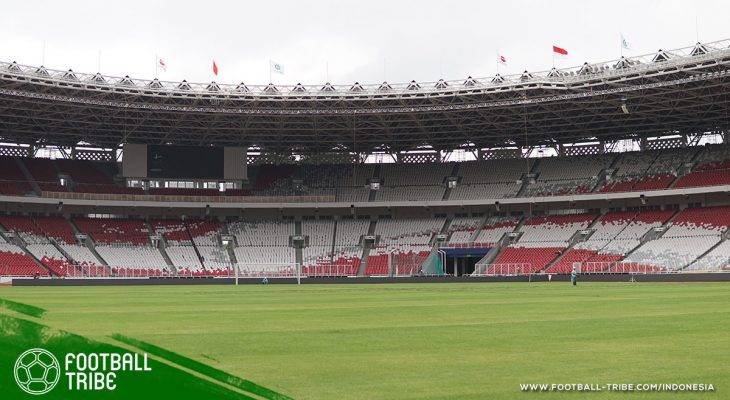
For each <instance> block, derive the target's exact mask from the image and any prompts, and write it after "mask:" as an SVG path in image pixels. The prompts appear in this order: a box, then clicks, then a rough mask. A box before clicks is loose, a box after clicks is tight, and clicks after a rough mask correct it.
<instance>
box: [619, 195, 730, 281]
mask: <svg viewBox="0 0 730 400" xmlns="http://www.w3.org/2000/svg"><path fill="white" fill-rule="evenodd" d="M728 226H730V207H727V206H723V207H706V208H688V209H685V210H683V211H681V212H680V213H679V214H678V215H677V216H676V217H675V218H674V220H673V221H672V223H671V225H670V227H669V229H667V230H666V232H664V233H663V235H662V236H661V237H659V238H657V239H654V240H650V241H647V242H646V243H644V244H643V245H642V246H641V247H639V248H638V249H636V250H635V251H634V252H633V253H632V254H630V255H629V256H627V257H626V258H625V259H624V260H623V261H621V263H620V264H619V265H617V266H616V267H615V268H624V267H629V268H638V269H641V268H651V269H664V270H679V269H683V268H685V267H687V266H689V265H691V264H692V263H693V262H694V261H695V260H697V258H699V257H700V256H701V255H703V254H705V253H706V252H708V251H709V250H710V249H712V247H713V246H715V245H716V244H718V243H720V241H721V240H722V235H723V233H724V232H725V231H726V230H727V228H728Z"/></svg>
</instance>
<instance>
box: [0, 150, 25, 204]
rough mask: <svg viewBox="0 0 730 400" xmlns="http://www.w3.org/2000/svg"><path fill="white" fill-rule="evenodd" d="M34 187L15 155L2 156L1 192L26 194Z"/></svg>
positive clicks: (16, 194)
mask: <svg viewBox="0 0 730 400" xmlns="http://www.w3.org/2000/svg"><path fill="white" fill-rule="evenodd" d="M32 192H33V188H32V187H31V185H30V183H28V180H27V179H26V177H25V175H24V174H23V171H22V170H21V169H20V167H19V166H18V160H17V159H16V158H14V157H0V194H5V195H11V196H24V195H26V194H28V193H32Z"/></svg>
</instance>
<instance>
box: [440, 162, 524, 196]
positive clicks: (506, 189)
mask: <svg viewBox="0 0 730 400" xmlns="http://www.w3.org/2000/svg"><path fill="white" fill-rule="evenodd" d="M534 163H535V161H534V160H530V159H507V160H490V161H469V162H463V163H461V164H460V165H459V173H458V175H459V177H460V178H461V179H460V181H459V182H458V184H457V186H456V187H455V188H454V189H452V190H451V195H450V197H449V199H450V200H472V199H501V198H505V197H515V196H517V192H518V191H519V190H520V186H521V184H518V183H517V181H518V180H520V179H521V178H522V177H523V175H524V174H526V173H528V172H529V171H530V170H531V168H532V166H533V164H534Z"/></svg>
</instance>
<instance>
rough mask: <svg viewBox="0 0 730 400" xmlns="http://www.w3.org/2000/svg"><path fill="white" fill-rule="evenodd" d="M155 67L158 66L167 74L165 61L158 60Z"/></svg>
mask: <svg viewBox="0 0 730 400" xmlns="http://www.w3.org/2000/svg"><path fill="white" fill-rule="evenodd" d="M157 65H159V66H160V69H162V70H163V71H165V72H167V64H165V60H163V59H161V58H160V59H159V61H157Z"/></svg>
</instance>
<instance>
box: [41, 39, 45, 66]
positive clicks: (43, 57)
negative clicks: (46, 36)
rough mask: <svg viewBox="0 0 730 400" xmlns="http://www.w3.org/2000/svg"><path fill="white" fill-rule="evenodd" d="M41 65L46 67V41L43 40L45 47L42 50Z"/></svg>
mask: <svg viewBox="0 0 730 400" xmlns="http://www.w3.org/2000/svg"><path fill="white" fill-rule="evenodd" d="M41 65H42V66H44V67H45V66H46V41H45V40H43V46H42V48H41Z"/></svg>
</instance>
